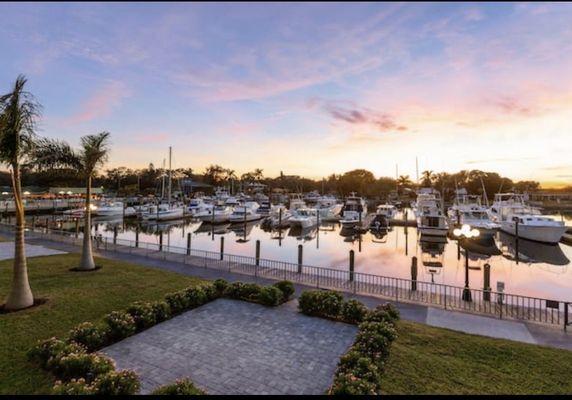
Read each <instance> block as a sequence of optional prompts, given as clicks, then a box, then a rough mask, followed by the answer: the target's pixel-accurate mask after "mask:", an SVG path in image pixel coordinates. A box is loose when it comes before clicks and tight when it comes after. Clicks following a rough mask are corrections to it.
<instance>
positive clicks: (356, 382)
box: [329, 372, 378, 396]
mask: <svg viewBox="0 0 572 400" xmlns="http://www.w3.org/2000/svg"><path fill="white" fill-rule="evenodd" d="M376 389H377V385H376V384H375V383H372V382H369V381H367V380H365V379H360V378H358V377H356V376H355V375H353V374H352V373H351V372H348V373H345V374H341V375H338V376H336V377H335V379H334V383H333V384H332V387H331V388H330V390H329V394H330V395H338V396H340V395H350V396H352V395H354V396H355V395H375V394H378V393H377V391H376Z"/></svg>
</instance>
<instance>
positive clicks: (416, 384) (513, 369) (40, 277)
mask: <svg viewBox="0 0 572 400" xmlns="http://www.w3.org/2000/svg"><path fill="white" fill-rule="evenodd" d="M78 259H79V257H78V256H77V255H62V256H49V257H40V258H31V259H29V261H28V263H29V270H30V280H31V285H32V289H33V291H34V293H35V295H36V296H37V297H39V298H47V299H48V300H49V301H48V303H46V304H44V305H42V306H40V307H37V308H33V309H29V310H26V311H22V312H18V313H13V314H3V315H0V394H16V393H35V394H41V393H48V392H49V391H50V389H51V387H52V385H53V379H52V378H51V377H50V376H49V375H48V374H47V373H45V372H43V371H42V370H40V369H39V368H37V367H36V366H34V365H32V364H30V363H28V362H27V361H26V357H25V353H26V351H27V350H28V349H29V348H30V347H31V346H33V345H34V344H35V342H36V341H37V340H38V339H46V338H48V337H51V336H64V335H65V334H66V333H67V332H68V330H69V329H71V328H72V327H73V326H75V325H76V324H78V323H80V322H83V321H96V320H99V319H100V318H102V317H103V316H104V315H105V314H107V313H108V312H110V311H113V310H118V309H122V308H125V307H126V306H127V305H128V304H130V303H132V302H133V301H136V300H154V299H159V298H161V297H162V296H163V295H164V294H166V293H168V292H172V291H176V290H178V289H181V288H184V287H187V286H190V285H192V284H193V283H197V282H199V281H198V280H197V279H193V278H190V277H186V276H182V275H178V274H175V273H170V272H164V271H160V270H153V269H150V268H144V267H140V266H135V265H131V264H127V263H123V262H116V261H111V260H105V259H98V260H97V263H98V264H100V265H102V266H103V267H104V268H103V269H101V270H99V271H96V272H91V273H74V272H69V271H68V269H69V268H70V267H74V266H76V265H77V262H78ZM11 266H12V263H11V261H2V262H0V299H3V298H4V297H5V296H6V293H7V290H8V283H9V281H10V277H11V273H10V269H11ZM0 301H1V300H0ZM399 332H400V337H399V339H398V340H397V341H396V342H395V343H394V344H393V346H392V350H391V351H392V354H391V357H390V359H389V363H388V366H387V371H386V373H385V374H384V382H383V386H384V388H385V391H386V392H387V393H391V394H410V393H411V394H413V393H444V394H453V393H454V394H464V393H506V394H513V393H514V394H516V393H519V394H520V393H572V379H571V377H572V352H568V351H564V350H555V349H548V348H544V347H540V346H534V345H528V344H522V343H517V342H511V341H506V340H498V339H490V338H485V337H481V336H474V335H467V334H463V333H458V332H453V331H450V330H447V329H441V328H433V327H429V326H425V325H420V324H416V323H412V322H406V321H401V322H400V323H399Z"/></svg>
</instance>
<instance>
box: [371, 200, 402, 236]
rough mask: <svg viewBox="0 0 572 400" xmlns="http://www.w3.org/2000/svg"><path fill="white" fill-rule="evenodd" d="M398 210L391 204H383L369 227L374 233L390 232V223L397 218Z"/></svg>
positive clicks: (378, 208)
mask: <svg viewBox="0 0 572 400" xmlns="http://www.w3.org/2000/svg"><path fill="white" fill-rule="evenodd" d="M395 214H397V209H396V208H395V206H394V205H391V204H381V205H379V206H377V208H376V210H375V216H374V217H373V219H372V220H371V222H370V224H369V227H370V229H373V230H374V231H380V230H388V229H389V226H390V221H391V220H392V219H393V218H395Z"/></svg>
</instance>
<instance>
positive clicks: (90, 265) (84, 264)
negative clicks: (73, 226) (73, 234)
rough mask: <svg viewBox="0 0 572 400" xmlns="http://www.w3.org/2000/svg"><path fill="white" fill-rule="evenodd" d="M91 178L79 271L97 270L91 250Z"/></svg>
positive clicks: (87, 191) (88, 181) (88, 186)
mask: <svg viewBox="0 0 572 400" xmlns="http://www.w3.org/2000/svg"><path fill="white" fill-rule="evenodd" d="M90 205H91V176H88V178H87V185H86V190H85V213H84V226H83V248H82V252H81V260H80V263H79V267H78V270H86V271H89V270H92V269H95V262H94V261H93V251H92V248H91V208H90Z"/></svg>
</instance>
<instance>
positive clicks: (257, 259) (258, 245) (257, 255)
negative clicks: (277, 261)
mask: <svg viewBox="0 0 572 400" xmlns="http://www.w3.org/2000/svg"><path fill="white" fill-rule="evenodd" d="M259 265H260V240H257V241H256V266H257V267H258V266H259Z"/></svg>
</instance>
